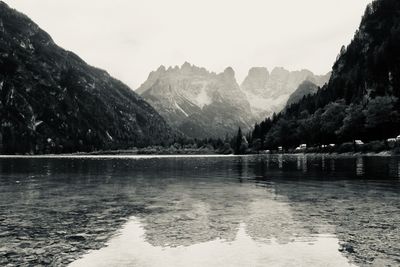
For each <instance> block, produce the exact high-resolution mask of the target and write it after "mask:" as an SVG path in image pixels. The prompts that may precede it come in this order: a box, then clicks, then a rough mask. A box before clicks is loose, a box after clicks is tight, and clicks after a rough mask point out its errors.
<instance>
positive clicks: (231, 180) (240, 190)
mask: <svg viewBox="0 0 400 267" xmlns="http://www.w3.org/2000/svg"><path fill="white" fill-rule="evenodd" d="M7 264H8V266H33V265H35V266H36V265H51V266H66V265H70V266H85V267H86V266H389V265H391V266H400V158H398V157H372V156H354V157H352V156H333V155H332V156H329V155H255V156H237V157H236V156H190V157H183V156H180V157H170V156H143V157H140V156H126V157H125V156H98V157H85V156H76V157H68V156H64V157H51V156H49V157H31V158H26V157H12V158H7V157H1V158H0V265H1V266H7Z"/></svg>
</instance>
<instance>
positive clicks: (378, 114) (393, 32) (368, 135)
mask: <svg viewBox="0 0 400 267" xmlns="http://www.w3.org/2000/svg"><path fill="white" fill-rule="evenodd" d="M399 97H400V1H398V0H377V1H374V2H373V3H371V4H369V5H368V7H367V9H366V11H365V14H364V16H363V18H362V21H361V24H360V28H359V29H358V30H357V31H356V33H355V36H354V38H353V40H352V42H351V43H350V45H348V46H347V47H342V49H341V51H340V54H339V55H338V58H337V60H336V63H335V64H334V66H333V70H332V77H331V79H330V81H329V83H328V84H327V85H325V86H324V87H322V88H320V89H319V90H318V92H317V93H316V94H315V95H310V96H305V97H303V99H302V100H301V101H299V102H298V103H295V104H292V105H290V106H289V107H287V108H286V109H285V110H284V111H283V112H281V113H279V114H274V116H272V118H267V119H265V120H264V121H263V122H261V123H260V124H256V125H255V126H254V130H253V131H252V132H251V133H250V134H249V135H248V136H247V140H248V141H249V146H250V148H251V149H252V150H264V149H276V148H277V147H278V146H283V147H284V148H294V147H296V146H298V145H299V144H302V143H306V144H308V145H322V144H330V143H341V142H346V141H352V140H354V139H362V140H365V141H371V140H380V139H386V138H390V137H395V136H397V135H399V134H400V114H399V111H400V102H399Z"/></svg>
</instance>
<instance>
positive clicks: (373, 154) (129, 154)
mask: <svg viewBox="0 0 400 267" xmlns="http://www.w3.org/2000/svg"><path fill="white" fill-rule="evenodd" d="M109 152H110V153H108V151H104V152H94V153H93V152H90V153H71V154H36V155H18V154H10V155H7V154H4V155H2V154H0V159H6V158H10V159H13V158H15V159H17V158H43V159H45V158H138V159H146V158H149V159H151V158H202V157H208V158H221V157H244V156H268V155H286V156H299V155H310V156H334V157H359V156H362V157H399V156H400V155H398V154H395V153H393V151H382V152H345V153H338V152H332V153H328V152H321V153H319V152H302V153H290V152H287V153H248V154H240V155H236V154H218V153H216V152H215V153H193V154H190V153H176V154H170V153H154V154H140V153H136V154H135V153H132V151H129V150H128V151H118V152H116V151H109Z"/></svg>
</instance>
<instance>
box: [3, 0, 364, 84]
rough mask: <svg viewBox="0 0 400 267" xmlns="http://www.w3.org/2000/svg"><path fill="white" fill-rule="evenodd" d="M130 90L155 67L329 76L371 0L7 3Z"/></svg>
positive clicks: (38, 0) (40, 0)
mask: <svg viewBox="0 0 400 267" xmlns="http://www.w3.org/2000/svg"><path fill="white" fill-rule="evenodd" d="M5 2H6V3H8V4H9V5H10V6H11V7H13V8H16V9H18V10H19V11H21V12H23V13H25V14H27V15H28V16H29V17H30V18H31V19H33V20H34V21H35V22H36V23H38V24H39V26H41V27H42V28H43V29H44V30H45V31H47V32H48V33H49V34H50V35H51V36H52V37H53V39H54V40H55V41H56V43H57V44H59V45H60V46H62V47H64V48H65V49H67V50H71V51H73V52H75V53H77V54H78V55H79V56H80V57H82V58H83V59H84V60H86V61H87V62H88V63H89V64H91V65H94V66H96V67H100V68H103V69H105V70H107V71H108V72H109V73H110V74H112V75H113V76H115V77H117V78H119V79H121V80H122V81H123V82H125V83H127V84H128V85H129V86H131V87H132V88H133V89H136V88H137V87H138V86H139V85H140V84H141V83H142V82H144V81H145V79H146V78H147V76H148V74H149V72H150V71H152V70H154V69H157V68H158V67H159V66H160V65H165V66H170V65H172V66H174V65H181V64H182V63H183V62H185V61H188V62H190V63H192V64H195V65H198V66H201V67H205V68H207V69H209V70H211V71H215V72H221V71H223V69H224V68H225V67H227V66H232V67H233V68H234V69H235V71H236V76H237V78H238V80H239V82H241V81H242V79H243V78H244V76H245V75H246V74H247V72H248V69H249V68H250V67H253V66H265V67H268V68H269V69H271V68H273V67H274V66H283V67H286V68H288V69H290V70H297V69H302V68H308V69H310V70H311V71H313V72H315V73H317V74H325V73H326V72H328V71H330V70H331V67H332V65H333V62H334V60H335V58H336V56H337V54H338V53H339V50H340V47H341V46H342V45H343V44H348V43H349V42H350V40H351V38H352V37H353V35H354V32H355V30H356V29H357V27H358V25H359V23H360V20H361V16H362V14H363V13H364V9H365V7H366V5H367V4H368V3H369V2H371V0H196V1H195V0H112V1H110V0H56V1H55V0H5Z"/></svg>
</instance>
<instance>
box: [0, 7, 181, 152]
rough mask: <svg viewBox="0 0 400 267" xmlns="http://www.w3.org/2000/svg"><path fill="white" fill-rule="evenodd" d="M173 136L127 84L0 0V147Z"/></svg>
mask: <svg viewBox="0 0 400 267" xmlns="http://www.w3.org/2000/svg"><path fill="white" fill-rule="evenodd" d="M172 135H173V131H172V130H171V129H170V127H169V126H168V125H167V124H166V122H165V120H164V119H163V118H162V117H161V116H160V115H159V114H158V113H157V112H156V111H155V110H154V109H153V108H152V107H151V106H150V105H149V104H148V103H146V102H145V101H144V100H143V99H142V98H141V97H140V96H138V95H137V94H136V93H135V92H133V91H132V90H131V89H130V88H128V87H127V86H126V85H124V84H123V83H122V82H120V81H118V80H116V79H114V78H112V77H111V76H110V75H108V73H107V72H105V71H103V70H100V69H96V68H94V67H91V66H89V65H87V64H86V63H85V62H84V61H83V60H81V59H80V58H79V57H78V56H76V55H75V54H73V53H72V52H69V51H65V50H63V49H62V48H60V47H58V46H57V45H56V44H55V43H54V42H53V40H52V39H51V37H50V36H49V35H48V34H47V33H46V32H44V31H43V30H41V29H40V28H39V27H38V26H37V25H36V24H35V23H34V22H33V21H32V20H30V19H29V18H28V17H27V16H25V15H23V14H21V13H19V12H17V11H16V10H13V9H11V8H10V7H8V5H7V4H5V3H4V2H1V1H0V153H67V152H77V151H92V150H98V149H107V148H126V147H132V146H146V145H151V144H161V143H163V142H168V140H169V139H170V138H171V137H172Z"/></svg>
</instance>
